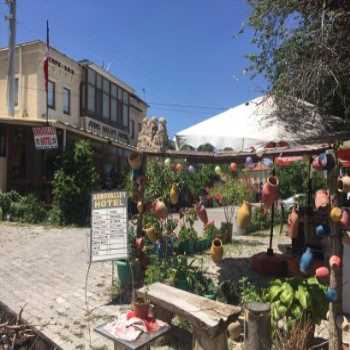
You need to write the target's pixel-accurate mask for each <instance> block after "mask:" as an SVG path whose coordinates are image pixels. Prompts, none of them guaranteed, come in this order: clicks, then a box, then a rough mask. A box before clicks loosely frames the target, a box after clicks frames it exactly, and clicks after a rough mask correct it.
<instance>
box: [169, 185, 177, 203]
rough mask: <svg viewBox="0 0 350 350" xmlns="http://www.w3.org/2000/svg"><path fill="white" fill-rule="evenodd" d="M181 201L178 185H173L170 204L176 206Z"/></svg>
mask: <svg viewBox="0 0 350 350" xmlns="http://www.w3.org/2000/svg"><path fill="white" fill-rule="evenodd" d="M178 201H179V190H178V188H177V185H175V184H173V185H172V186H171V188H170V203H171V204H173V205H176V204H177V203H178Z"/></svg>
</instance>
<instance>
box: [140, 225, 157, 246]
mask: <svg viewBox="0 0 350 350" xmlns="http://www.w3.org/2000/svg"><path fill="white" fill-rule="evenodd" d="M143 230H144V231H145V233H146V236H147V237H148V238H149V240H150V241H151V242H155V241H156V240H157V239H158V233H157V231H156V229H155V227H154V226H153V225H148V226H146V227H145V228H144V229H143Z"/></svg>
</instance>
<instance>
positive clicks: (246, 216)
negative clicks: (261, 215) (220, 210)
mask: <svg viewBox="0 0 350 350" xmlns="http://www.w3.org/2000/svg"><path fill="white" fill-rule="evenodd" d="M251 215H252V207H251V205H250V203H248V202H247V201H244V202H243V203H242V205H241V206H240V208H239V209H238V211H237V225H238V226H239V227H240V228H246V227H247V226H248V224H249V222H250V218H251Z"/></svg>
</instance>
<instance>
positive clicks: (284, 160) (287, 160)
mask: <svg viewBox="0 0 350 350" xmlns="http://www.w3.org/2000/svg"><path fill="white" fill-rule="evenodd" d="M301 160H303V157H297V156H295V157H277V158H275V164H276V165H277V166H279V167H280V168H284V167H288V166H291V165H292V164H293V163H295V162H298V161H301Z"/></svg>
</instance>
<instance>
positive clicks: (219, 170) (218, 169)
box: [215, 165, 222, 175]
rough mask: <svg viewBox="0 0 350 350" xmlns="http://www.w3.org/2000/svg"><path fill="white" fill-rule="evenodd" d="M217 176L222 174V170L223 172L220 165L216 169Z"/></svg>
mask: <svg viewBox="0 0 350 350" xmlns="http://www.w3.org/2000/svg"><path fill="white" fill-rule="evenodd" d="M215 174H216V175H221V174H222V170H221V168H220V167H219V166H218V165H217V166H216V167H215Z"/></svg>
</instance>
